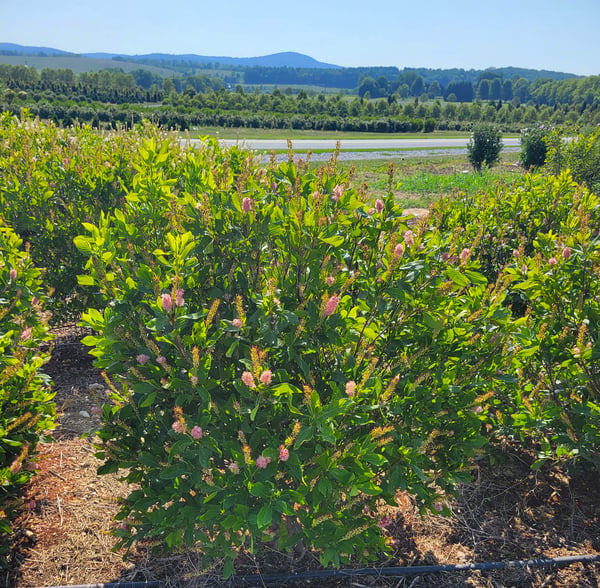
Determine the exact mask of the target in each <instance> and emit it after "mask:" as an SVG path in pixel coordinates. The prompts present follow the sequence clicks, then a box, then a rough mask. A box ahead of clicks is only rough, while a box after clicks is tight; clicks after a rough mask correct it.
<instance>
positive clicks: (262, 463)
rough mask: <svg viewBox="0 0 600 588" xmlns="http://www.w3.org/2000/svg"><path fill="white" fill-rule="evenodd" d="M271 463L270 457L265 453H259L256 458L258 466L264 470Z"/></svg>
mask: <svg viewBox="0 0 600 588" xmlns="http://www.w3.org/2000/svg"><path fill="white" fill-rule="evenodd" d="M270 463H271V458H270V457H264V456H263V455H259V456H258V457H257V458H256V467H257V468H259V469H261V470H264V469H265V468H266V467H267V466H268V465H269V464H270Z"/></svg>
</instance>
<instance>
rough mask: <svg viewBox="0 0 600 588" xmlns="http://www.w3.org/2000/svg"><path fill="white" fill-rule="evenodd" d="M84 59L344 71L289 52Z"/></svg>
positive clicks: (105, 55)
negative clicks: (241, 55) (246, 55)
mask: <svg viewBox="0 0 600 588" xmlns="http://www.w3.org/2000/svg"><path fill="white" fill-rule="evenodd" d="M83 55H84V57H92V58H104V59H114V60H115V61H140V62H142V63H157V62H158V63H160V62H164V63H173V62H176V61H183V62H186V63H194V64H198V65H204V64H208V63H212V64H216V63H219V64H221V65H233V66H237V67H301V68H312V69H342V67H341V66H340V65H332V64H331V63H323V62H322V61H317V60H316V59H313V58H312V57H310V56H308V55H304V54H303V53H294V52H293V51H288V52H284V53H274V54H272V55H263V56H261V57H225V56H216V55H196V54H194V53H187V54H183V55H173V54H170V53H148V54H145V55H125V54H115V53H84V54H83Z"/></svg>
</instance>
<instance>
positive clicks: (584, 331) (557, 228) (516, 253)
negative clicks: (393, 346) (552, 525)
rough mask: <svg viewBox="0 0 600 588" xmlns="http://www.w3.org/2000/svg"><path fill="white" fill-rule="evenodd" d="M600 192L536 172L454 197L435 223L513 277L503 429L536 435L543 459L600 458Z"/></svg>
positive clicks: (489, 270)
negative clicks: (508, 186)
mask: <svg viewBox="0 0 600 588" xmlns="http://www.w3.org/2000/svg"><path fill="white" fill-rule="evenodd" d="M599 211H600V207H599V206H598V199H597V197H596V196H595V195H594V194H593V193H590V192H589V191H588V190H586V189H585V188H582V187H581V186H579V185H578V184H577V183H576V182H574V181H573V179H572V177H571V175H570V174H569V173H566V172H564V173H562V174H561V175H560V176H558V177H555V176H549V175H548V176H542V175H527V176H525V177H524V178H523V180H522V181H521V182H519V183H517V184H516V185H515V187H514V189H512V190H510V191H508V190H505V189H503V188H502V186H498V187H497V188H496V189H495V190H491V191H489V192H487V193H483V194H479V195H476V196H472V197H466V196H465V197H460V198H457V199H454V200H452V199H444V200H442V201H440V202H439V203H437V204H436V205H435V206H434V207H433V210H432V215H431V223H432V225H433V226H436V227H437V228H438V229H439V230H440V231H441V232H442V233H443V234H446V235H448V239H449V240H450V241H452V242H453V243H454V244H455V245H454V251H456V252H457V253H456V254H457V255H458V251H459V250H460V248H461V247H463V246H464V245H465V244H469V245H470V254H471V256H472V257H475V258H477V259H478V260H479V262H480V264H481V272H482V273H483V274H484V275H485V276H486V277H487V278H488V279H489V280H490V281H491V280H496V281H497V282H498V283H503V284H505V287H506V297H505V301H506V303H507V304H508V305H509V307H510V309H511V312H512V318H513V324H512V329H513V331H512V333H507V335H509V337H510V343H509V344H508V345H507V347H506V348H505V358H506V359H507V360H508V361H509V362H512V367H511V366H509V365H506V366H505V367H504V370H505V371H506V373H507V374H508V375H509V376H508V378H507V379H506V380H505V381H504V384H503V385H501V386H499V387H498V388H497V390H496V396H497V398H499V399H502V400H501V402H500V407H499V412H498V414H497V418H498V423H499V424H500V425H501V428H500V432H502V433H508V434H511V435H514V436H516V437H517V438H519V439H520V440H521V441H522V442H524V443H525V442H530V441H532V440H533V441H534V442H535V443H536V448H537V450H538V453H539V457H540V461H539V462H538V465H540V464H541V463H543V461H545V460H548V459H555V458H558V457H560V458H563V459H565V458H573V459H581V458H583V459H585V460H587V461H591V462H593V463H595V464H598V463H599V462H598V460H599V458H598V451H599V440H600V438H599V436H598V435H599V413H598V407H599V406H600V405H599V403H598V394H597V387H598V384H597V378H598V376H597V368H596V366H595V363H596V360H597V357H598V355H597V352H596V351H595V350H596V346H597V343H596V336H595V333H596V332H597V325H596V321H597V319H596V317H597V315H598V291H597V287H596V282H597V280H595V278H594V276H596V274H597V271H598V248H597V243H596V240H597V235H598V231H599V230H600V217H599Z"/></svg>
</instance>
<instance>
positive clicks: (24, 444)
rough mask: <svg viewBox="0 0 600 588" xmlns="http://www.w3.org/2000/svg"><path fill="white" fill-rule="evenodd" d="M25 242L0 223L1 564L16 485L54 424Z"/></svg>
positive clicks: (42, 324) (35, 280)
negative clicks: (43, 370)
mask: <svg viewBox="0 0 600 588" xmlns="http://www.w3.org/2000/svg"><path fill="white" fill-rule="evenodd" d="M21 245H22V241H21V240H20V239H19V238H18V237H17V236H16V235H15V233H14V232H13V231H12V230H11V229H9V228H7V227H5V226H2V225H0V563H2V562H3V558H4V556H5V555H6V545H5V541H4V539H5V538H6V534H7V533H9V532H10V525H9V519H10V514H11V511H12V510H13V509H14V507H15V505H16V504H17V500H16V492H17V488H18V487H19V486H21V485H23V484H25V483H26V482H27V481H28V480H29V479H30V478H31V476H32V475H33V474H34V470H33V469H32V468H31V467H29V466H30V465H31V463H32V462H31V461H30V460H31V459H32V457H33V455H34V453H35V449H36V445H37V443H38V441H39V440H40V437H41V436H42V435H43V433H44V432H45V431H48V430H50V429H52V428H53V427H54V425H55V413H54V405H53V403H52V402H51V399H52V396H53V394H52V393H51V392H50V387H49V386H50V383H49V381H48V379H47V378H46V377H45V376H44V375H43V374H41V373H40V371H39V369H40V368H41V367H42V365H43V364H44V363H45V361H46V360H47V359H48V354H47V353H45V352H42V351H40V349H39V345H40V343H42V342H44V341H48V340H49V339H50V337H49V336H48V334H47V327H46V319H45V318H44V316H43V314H42V307H41V304H42V302H43V296H42V294H41V279H40V271H39V270H38V269H37V268H35V267H34V266H33V264H32V262H31V258H30V256H29V254H28V252H27V251H23V250H22V248H21ZM4 563H6V562H4Z"/></svg>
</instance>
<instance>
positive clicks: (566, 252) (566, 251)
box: [562, 247, 571, 259]
mask: <svg viewBox="0 0 600 588" xmlns="http://www.w3.org/2000/svg"><path fill="white" fill-rule="evenodd" d="M562 256H563V259H569V257H570V256H571V248H570V247H565V248H564V249H563V250H562Z"/></svg>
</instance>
